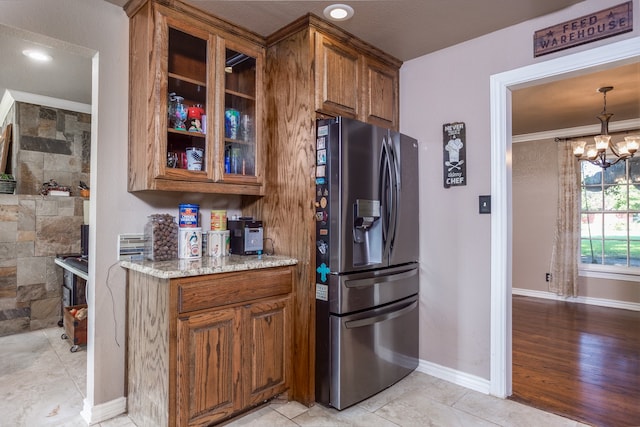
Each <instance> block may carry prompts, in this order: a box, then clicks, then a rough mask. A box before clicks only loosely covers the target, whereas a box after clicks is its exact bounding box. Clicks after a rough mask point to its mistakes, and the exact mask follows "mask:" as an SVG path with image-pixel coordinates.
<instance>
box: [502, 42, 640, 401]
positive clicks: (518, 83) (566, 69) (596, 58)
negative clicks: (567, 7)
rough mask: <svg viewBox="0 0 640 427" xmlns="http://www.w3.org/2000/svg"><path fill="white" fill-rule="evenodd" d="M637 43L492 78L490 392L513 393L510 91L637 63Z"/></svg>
mask: <svg viewBox="0 0 640 427" xmlns="http://www.w3.org/2000/svg"><path fill="white" fill-rule="evenodd" d="M638 58H640V43H638V40H637V38H635V39H634V38H631V39H627V40H623V41H620V42H617V43H612V44H609V45H605V46H601V47H597V48H594V49H591V50H587V51H583V52H579V53H576V54H573V55H567V56H563V57H560V58H556V59H552V60H549V61H546V62H541V63H537V64H533V65H530V66H526V67H523V68H519V69H516V70H512V71H507V72H504V73H500V74H496V75H493V76H491V81H490V83H491V84H490V90H491V95H490V97H491V107H490V109H491V170H492V174H491V194H492V196H493V204H494V214H493V215H492V217H491V230H492V235H491V236H492V237H491V381H490V393H491V394H493V395H495V396H499V397H502V398H505V397H507V396H509V395H511V394H512V368H511V364H512V353H511V348H512V337H511V334H512V325H511V313H512V304H511V298H512V295H511V287H512V264H511V263H512V253H511V248H512V217H511V211H512V208H511V120H510V117H511V91H512V90H515V89H519V88H523V87H527V86H532V85H536V84H539V83H542V82H545V81H554V80H561V79H564V78H567V77H571V76H575V75H578V74H581V73H586V72H593V71H597V70H602V69H605V68H608V67H613V66H619V65H624V64H628V63H632V62H637V61H638Z"/></svg>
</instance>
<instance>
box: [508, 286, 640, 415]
mask: <svg viewBox="0 0 640 427" xmlns="http://www.w3.org/2000/svg"><path fill="white" fill-rule="evenodd" d="M511 399H513V400H517V401H519V402H523V403H526V404H527V405H530V406H534V407H536V408H540V409H544V410H546V411H548V412H553V413H556V414H560V415H563V416H566V417H569V418H572V419H574V420H578V421H581V422H583V423H586V424H591V425H595V426H616V427H618V426H640V312H637V311H630V310H620V309H614V308H605V307H597V306H592V305H587V304H578V303H567V302H562V301H554V300H546V299H539V298H531V297H523V296H515V295H514V296H513V395H512V396H511Z"/></svg>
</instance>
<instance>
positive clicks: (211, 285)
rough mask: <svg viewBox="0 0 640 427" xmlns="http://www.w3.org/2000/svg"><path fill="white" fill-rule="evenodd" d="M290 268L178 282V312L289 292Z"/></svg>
mask: <svg viewBox="0 0 640 427" xmlns="http://www.w3.org/2000/svg"><path fill="white" fill-rule="evenodd" d="M292 271H293V270H292V269H291V268H290V267H282V268H266V269H260V270H251V271H241V272H234V273H221V274H211V275H207V276H198V277H190V278H188V279H179V280H178V312H179V313H185V312H189V311H195V310H203V309H207V308H212V307H220V306H223V305H229V304H237V303H242V302H245V301H251V300H256V299H260V298H265V297H270V296H275V295H283V294H288V293H290V292H291V286H292V285H291V283H292V278H291V276H292Z"/></svg>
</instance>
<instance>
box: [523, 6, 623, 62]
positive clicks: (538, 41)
mask: <svg viewBox="0 0 640 427" xmlns="http://www.w3.org/2000/svg"><path fill="white" fill-rule="evenodd" d="M632 30H633V2H631V1H628V2H626V3H622V4H619V5H617V6H613V7H610V8H608V9H603V10H601V11H599V12H595V13H592V14H590V15H585V16H581V17H580V18H576V19H572V20H570V21H566V22H563V23H561V24H557V25H554V26H551V27H547V28H544V29H542V30H538V31H536V32H535V33H534V34H533V56H534V57H538V56H541V55H546V54H548V53H551V52H557V51H559V50H562V49H568V48H570V47H574V46H579V45H581V44H585V43H591V42H594V41H596V40H600V39H604V38H607V37H611V36H615V35H618V34H622V33H626V32H629V31H632Z"/></svg>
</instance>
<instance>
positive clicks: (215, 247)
mask: <svg viewBox="0 0 640 427" xmlns="http://www.w3.org/2000/svg"><path fill="white" fill-rule="evenodd" d="M207 240H208V246H209V249H208V251H209V252H208V254H209V256H212V257H221V256H227V255H229V244H230V242H231V238H230V233H229V230H224V231H210V232H209V236H208V239H207Z"/></svg>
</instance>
